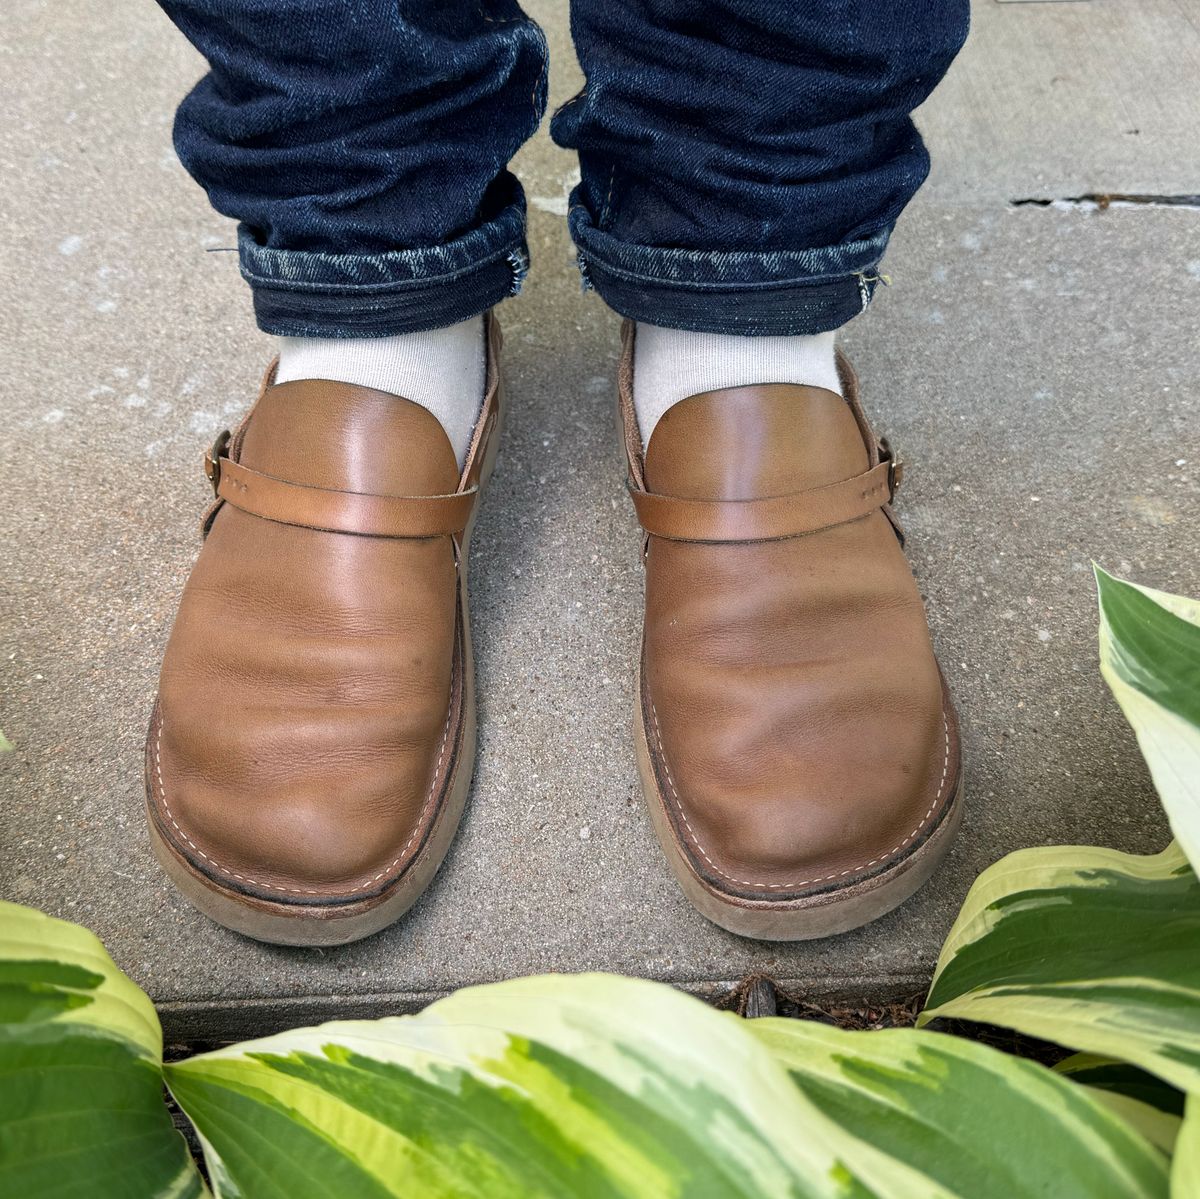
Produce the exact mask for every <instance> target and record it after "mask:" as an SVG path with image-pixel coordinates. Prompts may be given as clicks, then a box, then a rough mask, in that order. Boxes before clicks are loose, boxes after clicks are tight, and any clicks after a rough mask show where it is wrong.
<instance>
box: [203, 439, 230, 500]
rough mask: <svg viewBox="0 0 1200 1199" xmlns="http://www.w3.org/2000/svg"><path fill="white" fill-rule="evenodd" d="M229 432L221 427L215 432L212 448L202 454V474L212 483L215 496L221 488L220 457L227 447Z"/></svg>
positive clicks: (223, 454)
mask: <svg viewBox="0 0 1200 1199" xmlns="http://www.w3.org/2000/svg"><path fill="white" fill-rule="evenodd" d="M230 437H231V434H230V432H229V430H228V429H222V430H221V432H220V433H218V434H217V440H216V441H214V442H213V443H212V449H210V450H208V451H207V452H206V453H205V455H204V474H205V475H206V477H207V478H208V481H209V482H210V483H211V484H212V489H213V497H214V498H216V497H217V495H218V493H219V492H220V490H221V459H222V458H223V457H224V456H225V451H226V450H227V449H228V448H229V439H230Z"/></svg>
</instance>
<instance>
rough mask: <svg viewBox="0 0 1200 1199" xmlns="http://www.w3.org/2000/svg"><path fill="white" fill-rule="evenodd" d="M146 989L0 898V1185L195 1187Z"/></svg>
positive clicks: (97, 953)
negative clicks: (168, 1101) (171, 1107)
mask: <svg viewBox="0 0 1200 1199" xmlns="http://www.w3.org/2000/svg"><path fill="white" fill-rule="evenodd" d="M161 1062H162V1032H161V1029H160V1028H159V1023H158V1017H157V1016H156V1015H155V1014H154V1007H153V1005H152V1004H151V1003H150V1000H149V999H147V998H146V996H145V995H144V994H143V993H142V992H141V991H140V990H138V988H137V987H135V986H134V985H133V983H131V982H130V981H129V979H127V978H126V977H125V976H124V975H123V974H122V973H121V972H120V971H119V970H118V969H117V967H116V966H115V965H114V964H113V961H112V959H111V958H110V957H109V956H108V954H107V953H106V952H105V950H104V947H103V946H102V945H101V944H100V942H99V941H98V940H97V939H96V938H95V937H94V936H92V934H91V933H89V932H87V931H86V930H85V929H82V928H79V927H78V926H77V925H74V924H68V923H67V922H66V921H64V920H54V919H51V918H50V917H49V916H43V915H42V914H41V913H40V912H35V911H33V910H31V909H30V908H24V907H21V906H19V905H17V904H13V903H4V902H0V1195H5V1196H8V1195H12V1196H14V1199H15V1197H16V1196H20V1197H21V1199H38V1197H39V1196H43V1195H44V1196H51V1195H53V1196H54V1197H55V1199H69V1197H74V1196H80V1197H81V1199H82V1197H84V1196H86V1197H87V1199H108V1197H110V1196H111V1197H113V1199H154V1197H159V1196H163V1197H168V1196H169V1197H170V1199H185V1197H186V1199H191V1197H193V1196H198V1195H201V1194H203V1193H204V1186H203V1183H202V1182H201V1180H200V1175H199V1174H198V1173H197V1172H196V1169H195V1166H194V1165H193V1164H192V1160H191V1157H190V1156H189V1155H188V1151H187V1145H186V1144H185V1142H184V1140H183V1138H182V1137H181V1136H180V1135H179V1133H177V1132H176V1131H175V1128H174V1126H173V1125H172V1123H171V1117H170V1115H169V1114H168V1112H167V1109H166V1106H165V1104H164V1103H163V1093H162V1076H161V1073H160V1066H161Z"/></svg>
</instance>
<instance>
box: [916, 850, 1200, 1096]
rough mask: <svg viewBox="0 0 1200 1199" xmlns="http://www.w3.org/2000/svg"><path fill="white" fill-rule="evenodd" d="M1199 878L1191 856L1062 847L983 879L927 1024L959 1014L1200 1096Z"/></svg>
mask: <svg viewBox="0 0 1200 1199" xmlns="http://www.w3.org/2000/svg"><path fill="white" fill-rule="evenodd" d="M1198 946H1200V883H1198V882H1197V879H1196V875H1195V873H1194V872H1193V871H1192V869H1191V868H1190V866H1189V865H1188V862H1187V859H1186V858H1185V857H1184V855H1183V852H1182V851H1181V850H1180V848H1179V847H1178V846H1177V845H1175V844H1172V845H1171V846H1170V847H1169V848H1167V849H1166V850H1164V851H1163V852H1162V853H1160V854H1156V855H1154V856H1151V857H1139V856H1136V855H1133V854H1124V853H1118V852H1117V851H1116V850H1111V849H1094V848H1080V847H1055V848H1048V849H1023V850H1019V851H1018V852H1017V853H1012V854H1009V855H1008V856H1007V857H1006V858H1002V859H1001V860H1000V861H999V862H997V863H996V864H995V865H994V866H991V867H989V868H988V869H987V870H985V871H984V872H983V874H981V875H980V876H979V878H978V879H976V880H975V885H974V886H973V887H972V888H971V890H970V892H969V893H968V894H967V898H966V902H965V903H964V904H963V908H962V911H961V912H959V915H958V919H957V921H956V922H955V924H954V927H953V928H952V929H951V930H950V936H949V937H948V938H947V940H946V943H945V945H943V946H942V953H941V957H940V958H939V959H938V965H937V971H936V973H935V974H934V979H933V988H932V990H931V991H930V993H929V999H928V1001H927V1004H926V1008H925V1011H923V1012H922V1013H921V1016H920V1021H919V1022H920V1023H922V1024H924V1023H926V1022H927V1021H929V1020H931V1019H933V1018H934V1017H937V1016H956V1017H961V1018H963V1019H966V1020H979V1021H983V1022H985V1023H989V1024H1000V1025H1003V1026H1005V1027H1006V1028H1015V1029H1017V1030H1018V1031H1020V1032H1023V1033H1027V1034H1028V1035H1030V1036H1034V1037H1042V1038H1044V1039H1046V1040H1049V1041H1056V1042H1058V1043H1059V1044H1060V1045H1067V1046H1070V1047H1071V1048H1073V1049H1082V1050H1087V1051H1088V1052H1091V1053H1098V1054H1103V1055H1106V1056H1109V1057H1115V1058H1119V1059H1121V1060H1123V1061H1129V1062H1133V1063H1134V1064H1135V1065H1138V1066H1141V1067H1142V1068H1143V1069H1145V1070H1148V1071H1150V1072H1151V1073H1152V1074H1156V1075H1158V1076H1159V1077H1160V1078H1165V1079H1166V1080H1167V1081H1168V1082H1171V1083H1173V1084H1174V1085H1175V1086H1177V1087H1179V1088H1181V1089H1183V1090H1185V1091H1194V1090H1200V952H1198V951H1197V947H1198Z"/></svg>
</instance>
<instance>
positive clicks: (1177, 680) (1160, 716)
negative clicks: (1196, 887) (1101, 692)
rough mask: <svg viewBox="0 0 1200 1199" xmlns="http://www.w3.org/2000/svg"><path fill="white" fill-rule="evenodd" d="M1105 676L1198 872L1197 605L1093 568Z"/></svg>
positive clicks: (1199, 677)
mask: <svg viewBox="0 0 1200 1199" xmlns="http://www.w3.org/2000/svg"><path fill="white" fill-rule="evenodd" d="M1096 585H1097V587H1098V589H1099V592H1100V672H1101V674H1103V675H1104V678H1105V681H1106V682H1107V683H1108V685H1109V686H1110V687H1111V688H1112V693H1113V695H1114V696H1116V699H1117V703H1119V704H1120V705H1121V710H1122V711H1123V712H1124V713H1125V716H1126V718H1127V719H1128V721H1129V723H1130V724H1131V725H1132V726H1133V731H1134V732H1135V733H1136V734H1137V739H1138V744H1139V745H1140V746H1141V749H1142V753H1143V755H1144V756H1145V758H1146V765H1147V766H1149V767H1150V774H1151V776H1152V777H1153V779H1154V785H1155V787H1156V788H1157V789H1158V794H1159V796H1160V798H1161V799H1162V802H1163V807H1165V808H1166V810H1167V818H1168V819H1169V820H1170V822H1171V828H1172V830H1173V831H1174V833H1175V836H1176V837H1177V838H1178V840H1179V843H1180V844H1181V845H1182V846H1183V849H1184V852H1185V853H1186V854H1187V855H1188V857H1189V858H1190V859H1191V863H1192V867H1193V868H1194V869H1198V870H1200V601H1197V600H1192V599H1185V598H1184V597H1183V596H1179V595H1169V594H1168V593H1167V592H1165V591H1153V590H1151V589H1150V588H1148V587H1138V586H1137V585H1136V584H1134V583H1127V582H1125V581H1124V580H1123V579H1117V578H1114V577H1113V576H1112V575H1110V574H1106V573H1105V572H1104V571H1103V570H1100V569H1099V568H1098V567H1097V568H1096Z"/></svg>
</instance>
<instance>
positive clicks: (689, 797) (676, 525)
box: [620, 326, 961, 941]
mask: <svg viewBox="0 0 1200 1199" xmlns="http://www.w3.org/2000/svg"><path fill="white" fill-rule="evenodd" d="M841 368H842V369H841V374H842V384H843V391H844V394H845V399H843V398H842V397H841V396H838V395H836V394H835V393H833V392H830V391H825V390H823V389H821V388H812V387H797V386H793V385H784V384H769V385H762V386H756V387H740V388H730V389H728V390H724V391H716V392H708V393H705V394H701V395H695V396H691V397H689V398H688V399H685V400H683V401H681V402H680V403H678V404H676V405H674V406H673V407H671V408H670V409H668V411H667V412H666V414H665V415H664V416H663V417H662V419H661V420H660V422H659V423H658V425H657V426H656V427H655V429H654V432H653V434H652V436H651V438H650V444H649V447H648V448H647V452H646V454H645V455H644V456H643V454H642V448H641V438H640V435H639V432H638V427H637V418H636V416H635V415H634V410H633V400H632V394H633V387H632V383H633V331H632V329H630V328H629V327H628V326H627V327H626V332H625V353H624V357H623V361H622V368H621V378H620V404H621V412H622V416H623V420H624V424H625V444H626V451H627V455H628V459H629V487H630V491H631V493H632V496H633V501H634V505H635V507H636V509H637V513H638V518H639V520H640V522H641V524H642V527H643V529H644V531H645V536H644V541H643V544H644V557H645V567H646V618H645V628H644V636H643V645H642V662H641V670H640V678H639V684H638V702H637V711H636V714H635V735H636V740H637V747H638V761H639V766H640V770H641V775H642V784H643V789H644V791H645V795H646V801H647V804H648V806H649V809H650V814H651V817H652V820H653V823H654V828H655V831H656V833H657V834H658V838H659V841H660V842H661V843H662V846H663V848H664V850H665V851H666V854H667V859H668V861H669V862H670V864H671V867H672V869H673V871H674V873H675V875H676V877H677V878H678V879H679V881H680V883H681V884H682V886H683V889H684V892H685V893H686V894H687V896H688V898H689V899H690V900H691V902H692V903H693V904H694V905H695V906H696V907H697V908H698V909H699V910H700V911H701V912H702V913H703V914H704V915H705V916H707V917H708V918H709V919H710V920H713V921H715V922H716V923H717V924H719V925H721V926H722V927H724V928H727V929H730V930H731V931H733V932H736V933H741V934H742V935H744V936H751V937H761V938H765V939H768V940H780V941H792V940H804V939H808V938H811V937H822V936H827V935H829V934H831V933H837V932H844V931H845V930H847V929H850V928H855V927H857V926H858V925H860V924H865V923H866V922H867V921H869V920H872V919H874V918H875V917H877V916H880V915H882V914H883V913H884V912H887V911H889V910H890V909H892V908H894V907H895V906H896V905H897V904H900V903H902V902H903V901H904V900H905V899H907V898H908V897H909V896H910V895H911V894H912V893H913V892H914V891H915V890H916V889H917V888H918V887H919V886H920V885H921V883H922V882H924V881H925V879H926V878H928V877H929V875H930V874H931V873H932V871H933V868H934V866H935V865H936V864H937V863H938V861H939V860H940V859H941V858H942V857H943V855H944V854H945V853H946V850H947V848H948V847H949V844H950V840H951V838H952V836H953V834H954V830H955V828H956V826H957V823H958V819H959V813H960V807H961V805H960V802H959V791H960V787H959V776H960V763H959V742H958V727H957V722H956V720H955V714H954V708H953V706H952V704H951V702H950V696H949V694H948V692H947V690H946V685H945V682H944V680H943V678H942V675H941V672H940V671H939V669H938V665H937V661H936V659H935V658H934V654H933V648H932V646H931V644H930V641H929V632H928V628H927V626H926V621H925V614H924V611H923V608H922V604H921V597H920V594H919V592H918V591H917V586H916V583H915V582H914V580H913V576H912V572H911V571H910V569H909V567H908V563H907V561H906V560H905V557H904V553H903V550H902V548H901V534H900V528H899V525H898V524H897V523H896V521H895V518H894V517H893V515H892V511H891V499H892V496H893V494H894V492H895V488H896V485H897V484H898V482H899V476H900V468H899V464H898V463H897V462H896V461H895V460H894V459H893V457H892V455H891V452H890V450H889V449H888V446H887V443H886V442H881V441H877V440H876V438H875V437H874V436H873V435H872V433H871V431H870V428H869V426H868V424H867V420H866V417H865V416H864V415H863V411H862V409H861V407H860V406H859V403H858V394H857V385H856V383H855V379H854V375H853V372H852V371H851V370H850V368H849V366H848V364H846V363H845V362H842V363H841Z"/></svg>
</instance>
